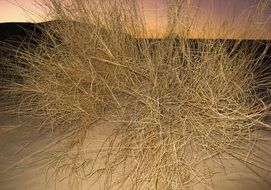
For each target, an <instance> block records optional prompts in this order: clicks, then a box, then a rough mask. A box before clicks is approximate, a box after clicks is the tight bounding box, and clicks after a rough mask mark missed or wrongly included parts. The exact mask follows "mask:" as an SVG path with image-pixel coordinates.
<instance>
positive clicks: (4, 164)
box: [0, 115, 271, 190]
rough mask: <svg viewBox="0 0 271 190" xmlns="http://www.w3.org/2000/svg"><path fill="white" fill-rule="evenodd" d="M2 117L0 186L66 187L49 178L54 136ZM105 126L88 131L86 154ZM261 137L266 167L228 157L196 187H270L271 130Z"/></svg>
mask: <svg viewBox="0 0 271 190" xmlns="http://www.w3.org/2000/svg"><path fill="white" fill-rule="evenodd" d="M0 118H1V121H0V129H1V136H0V146H1V151H0V171H1V173H0V186H1V188H0V189H1V190H43V189H45V188H46V189H48V190H53V189H58V190H65V189H67V188H66V185H67V180H65V178H64V179H63V180H59V181H55V180H54V179H50V178H48V177H49V176H51V173H50V172H51V171H50V170H49V172H48V166H49V163H50V160H49V155H50V153H52V152H54V151H56V150H57V149H58V148H59V146H56V145H55V143H54V141H53V139H54V138H53V137H52V136H51V135H49V134H43V135H38V133H37V131H38V130H37V129H38V124H37V122H35V121H29V120H28V121H23V120H19V119H18V118H14V117H8V116H6V115H1V117H0ZM98 125H99V124H98ZM106 126H107V125H99V127H97V128H98V129H97V128H96V129H94V130H92V131H91V133H90V134H88V136H87V140H86V142H85V145H84V146H85V147H84V148H85V150H86V154H85V155H86V156H91V155H92V156H93V155H95V154H97V151H98V149H99V147H100V146H101V144H102V142H103V140H104V139H105V138H106V137H108V135H109V134H110V131H109V130H108V129H107V127H106ZM262 137H264V138H265V139H266V141H264V142H259V143H258V144H257V146H258V147H260V148H255V150H253V151H256V152H257V156H258V159H261V160H264V161H265V162H266V163H265V164H263V165H262V167H263V168H264V169H259V168H255V167H253V166H250V167H246V166H245V165H244V164H242V163H240V162H238V161H237V160H235V159H232V158H231V159H229V160H226V159H225V160H223V161H222V162H223V163H224V166H225V171H224V172H223V174H221V173H219V174H217V175H215V176H213V178H212V182H211V183H212V184H213V185H212V187H208V186H204V185H203V184H198V185H195V187H194V189H195V190H203V189H210V188H213V189H218V190H233V189H234V190H256V189H257V190H269V189H270V188H271V186H270V184H268V182H269V183H270V182H271V172H268V171H265V169H266V170H268V169H271V159H270V158H271V155H270V152H271V133H270V132H263V133H262ZM51 145H52V146H51ZM210 164H211V165H212V167H214V168H215V166H216V164H219V163H214V162H212V161H210ZM253 171H254V172H253ZM47 172H48V173H47ZM255 172H257V174H256V173H255ZM46 176H47V178H46ZM59 179H60V178H59ZM90 184H91V182H90V181H83V186H82V187H83V189H91V190H98V189H101V188H100V186H99V185H98V183H97V184H96V185H94V186H91V187H90Z"/></svg>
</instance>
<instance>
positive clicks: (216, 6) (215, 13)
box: [0, 0, 271, 38]
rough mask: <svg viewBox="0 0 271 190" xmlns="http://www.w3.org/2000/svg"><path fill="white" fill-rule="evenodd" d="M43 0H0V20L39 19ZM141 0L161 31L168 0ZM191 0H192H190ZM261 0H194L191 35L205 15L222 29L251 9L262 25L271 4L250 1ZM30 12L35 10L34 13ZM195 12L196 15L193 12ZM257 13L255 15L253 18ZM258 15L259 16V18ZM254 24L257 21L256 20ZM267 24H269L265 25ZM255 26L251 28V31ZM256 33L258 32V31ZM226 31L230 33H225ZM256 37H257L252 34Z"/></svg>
mask: <svg viewBox="0 0 271 190" xmlns="http://www.w3.org/2000/svg"><path fill="white" fill-rule="evenodd" d="M41 1H42V0H0V23H1V22H33V21H36V22H38V19H37V18H35V16H34V15H35V13H40V12H41V10H39V9H38V8H37V5H35V2H38V3H39V2H41ZM138 1H139V2H140V3H141V6H142V8H143V9H144V14H145V16H146V21H147V23H148V25H149V26H150V28H151V29H150V30H152V31H153V32H157V31H160V30H158V29H157V28H163V27H164V26H165V20H166V13H165V10H166V1H167V0H138ZM191 1H193V0H191ZM259 1H260V0H194V1H193V4H192V6H194V7H193V8H190V9H191V10H193V11H195V10H197V11H196V12H193V11H191V12H193V13H192V14H191V15H190V16H189V19H187V20H193V21H194V22H195V23H197V25H196V28H197V29H195V31H194V36H198V35H199V33H201V31H200V29H199V28H201V27H203V23H206V18H207V16H208V18H212V20H213V23H214V24H215V26H214V28H216V29H217V30H221V31H222V30H223V28H225V24H226V25H227V24H230V23H231V19H232V18H239V17H240V15H242V14H243V15H244V14H245V13H246V12H248V11H250V13H252V15H254V16H255V18H253V19H255V20H259V21H257V22H258V24H259V25H263V24H264V23H265V20H267V18H268V16H271V6H270V5H269V7H268V9H267V10H266V11H265V12H264V14H261V15H257V11H258V9H259V8H256V7H254V8H253V7H252V5H253V3H255V2H259ZM33 12H35V13H34V14H33ZM195 15H196V16H195ZM256 17H257V18H256ZM258 17H259V18H258ZM243 23H245V21H243V20H241V19H239V20H238V19H237V21H235V22H234V24H232V27H234V28H235V30H236V29H237V30H242V29H244V28H246V29H247V26H245V25H244V24H243ZM256 25H257V24H256ZM268 26H269V28H268ZM251 28H252V29H251V33H254V36H253V35H250V37H251V38H254V37H255V33H256V35H257V30H258V28H257V27H255V26H252V25H251ZM253 30H254V31H253ZM264 32H265V33H266V32H267V33H268V34H267V35H266V34H265V36H264V38H271V22H269V23H268V24H266V27H265V31H264ZM258 33H259V32H258ZM225 35H229V34H225ZM255 38H257V37H255Z"/></svg>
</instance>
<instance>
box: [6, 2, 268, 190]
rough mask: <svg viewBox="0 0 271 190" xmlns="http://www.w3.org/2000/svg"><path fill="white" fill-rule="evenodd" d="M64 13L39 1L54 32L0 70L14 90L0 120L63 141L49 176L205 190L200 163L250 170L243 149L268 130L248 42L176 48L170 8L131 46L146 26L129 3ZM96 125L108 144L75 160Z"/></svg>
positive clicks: (259, 62)
mask: <svg viewBox="0 0 271 190" xmlns="http://www.w3.org/2000/svg"><path fill="white" fill-rule="evenodd" d="M48 2H49V3H48ZM70 3H71V4H70V6H68V4H65V3H62V1H59V0H50V1H47V3H46V4H45V5H46V6H47V7H48V8H49V11H50V12H49V14H50V16H51V18H52V19H56V20H57V21H56V22H49V23H47V25H46V27H45V28H44V34H46V35H45V36H46V37H45V38H44V39H43V40H42V41H41V42H39V43H38V45H37V47H36V48H35V49H32V48H31V49H24V50H20V51H18V52H17V56H16V59H17V60H18V61H19V63H20V65H18V64H16V65H15V64H11V63H10V62H8V61H7V62H6V63H5V64H8V66H9V71H10V72H11V73H12V74H13V75H14V76H15V75H16V76H19V77H20V78H21V79H22V81H19V82H18V81H16V80H11V81H9V84H8V85H6V86H5V88H4V93H5V95H6V96H8V97H11V99H12V100H13V101H12V102H8V103H9V104H10V105H9V106H7V105H6V107H5V109H6V111H8V112H11V113H19V114H20V115H24V116H27V117H29V118H38V119H40V120H41V122H42V125H41V130H48V132H52V133H53V134H55V136H56V138H59V139H63V141H64V139H67V138H68V139H69V140H68V141H67V142H66V141H65V142H66V143H67V144H66V145H67V146H66V148H65V149H63V150H62V151H60V153H52V163H51V164H52V167H54V168H55V170H56V172H55V174H57V173H58V172H60V173H61V171H62V172H63V171H64V173H65V172H70V173H69V175H68V178H69V179H70V183H69V184H68V185H69V187H70V188H71V189H72V188H75V189H79V188H80V180H86V179H95V180H97V182H98V181H99V179H103V180H104V183H103V184H102V187H101V188H102V189H176V190H177V189H189V188H192V187H193V185H195V184H197V183H204V184H206V185H207V186H208V187H209V188H211V184H209V179H210V178H211V177H212V176H213V175H214V174H215V173H216V172H217V170H216V169H215V168H212V167H210V166H208V164H205V163H207V162H208V161H209V160H216V161H217V162H220V161H219V160H220V159H223V158H224V157H225V156H230V157H233V158H237V159H238V160H240V161H242V162H244V163H249V164H253V165H257V163H255V162H254V161H253V160H251V159H250V156H251V155H253V152H252V151H251V150H252V149H253V146H254V144H255V142H257V141H258V140H259V137H258V131H260V130H264V129H268V128H270V127H269V125H267V124H264V123H263V119H264V118H265V117H266V116H268V115H269V114H270V100H268V99H266V98H263V97H262V96H260V95H259V90H260V89H269V88H270V82H269V81H270V76H269V75H263V73H266V69H269V68H268V67H269V66H268V65H266V63H264V61H263V60H264V56H265V53H266V52H265V51H263V52H262V53H260V54H261V55H260V56H259V45H258V43H257V42H256V41H255V42H249V43H246V42H241V40H240V41H239V40H237V41H236V42H234V43H233V41H230V40H228V41H227V40H207V39H202V40H194V41H193V40H191V39H188V36H187V35H188V33H185V32H182V31H180V30H182V28H181V27H180V26H179V25H178V24H176V23H181V21H182V20H181V19H183V18H182V17H181V16H180V15H181V14H178V13H180V11H181V9H180V7H179V6H178V3H180V2H179V1H176V2H174V1H172V3H171V4H170V5H171V6H170V9H169V10H168V11H169V12H168V15H170V17H168V27H167V31H166V33H165V36H167V37H165V38H162V39H159V40H158V39H156V40H154V39H147V38H143V37H144V36H145V34H146V33H148V27H147V26H146V23H145V22H144V19H142V18H143V17H142V16H141V15H142V12H141V11H140V10H139V8H138V7H137V5H136V4H134V3H133V1H120V2H118V4H114V3H113V2H112V1H97V3H94V2H92V1H85V0H77V1H72V2H70ZM92 3H93V4H92ZM174 3H177V4H174ZM183 3H185V1H184V2H183ZM174 7H175V8H176V7H177V8H178V9H174ZM173 10H175V11H176V10H177V12H175V13H174V12H172V11H173ZM170 11H171V12H170ZM261 47H262V46H261ZM99 122H103V123H105V124H106V125H107V126H108V129H110V130H112V134H111V136H109V137H108V138H107V139H106V140H105V142H104V144H103V146H102V145H101V151H99V152H98V153H97V154H96V155H94V156H91V157H90V156H89V157H87V156H85V153H84V148H83V147H84V142H85V138H86V136H87V134H88V133H91V132H92V130H93V129H95V128H97V127H99V125H97V123H99ZM102 150H103V151H102ZM98 163H99V164H100V165H102V167H98ZM100 165H99V166H100ZM221 167H222V166H221Z"/></svg>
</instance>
